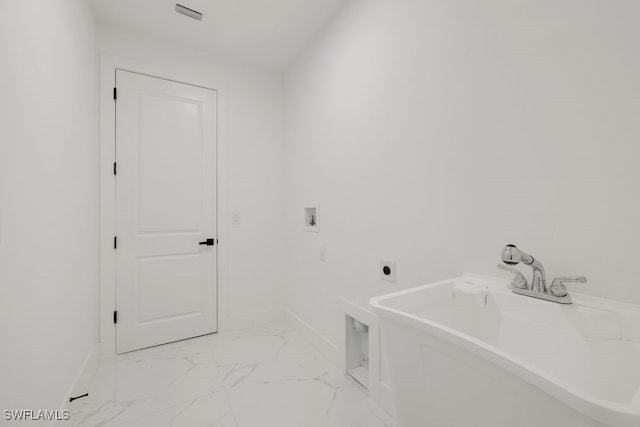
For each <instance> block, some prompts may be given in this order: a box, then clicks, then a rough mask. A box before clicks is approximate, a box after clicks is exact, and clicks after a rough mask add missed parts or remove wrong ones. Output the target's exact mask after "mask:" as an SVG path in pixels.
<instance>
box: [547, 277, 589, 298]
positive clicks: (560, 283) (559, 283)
mask: <svg viewBox="0 0 640 427" xmlns="http://www.w3.org/2000/svg"><path fill="white" fill-rule="evenodd" d="M567 282H573V283H587V278H586V277H584V276H578V277H556V278H555V279H553V282H551V287H550V288H549V291H550V292H551V295H553V296H555V297H563V296H566V295H567V287H566V286H565V285H564V284H565V283H567Z"/></svg>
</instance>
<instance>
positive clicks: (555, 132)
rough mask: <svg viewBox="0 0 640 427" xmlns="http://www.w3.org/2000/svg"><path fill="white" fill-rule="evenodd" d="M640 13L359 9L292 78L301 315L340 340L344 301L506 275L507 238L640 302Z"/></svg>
mask: <svg viewBox="0 0 640 427" xmlns="http://www.w3.org/2000/svg"><path fill="white" fill-rule="evenodd" d="M638 16H640V3H638V2H636V1H633V0H619V1H616V2H602V1H598V0H585V1H574V0H560V1H558V0H543V1H539V0H536V1H534V0H531V1H521V2H512V1H509V0H487V1H482V2H477V1H473V0H428V1H409V0H401V1H394V2H391V1H385V0H366V1H365V0H360V1H358V0H353V1H351V2H349V4H348V6H347V7H345V9H343V11H342V12H341V14H340V15H339V16H338V17H337V19H336V20H335V21H334V22H333V23H332V25H331V26H330V27H329V28H328V29H327V30H326V31H325V33H324V34H323V35H322V36H320V37H319V38H317V39H316V40H315V41H314V43H313V44H312V45H310V46H309V47H308V49H307V50H306V51H305V52H304V53H303V54H302V55H301V56H300V57H299V58H298V59H297V61H296V62H295V64H294V65H293V66H292V68H291V69H290V70H289V71H288V72H287V74H286V76H285V105H286V114H285V123H286V131H285V132H286V144H285V156H286V170H287V172H286V180H287V182H288V195H289V197H288V200H287V203H286V207H287V226H286V228H287V238H288V239H289V241H290V243H291V244H290V247H289V249H288V263H287V265H288V266H289V278H288V282H289V283H290V292H289V295H290V299H289V306H290V307H291V308H292V310H293V311H294V312H295V313H296V314H298V315H299V316H301V317H302V318H303V319H304V320H306V321H307V322H309V323H310V325H311V326H312V327H314V328H316V329H317V330H318V331H319V332H320V333H321V334H323V335H325V337H327V338H328V339H329V340H331V341H333V342H334V343H335V344H336V345H339V340H340V339H341V337H342V334H341V330H340V329H341V328H342V325H343V322H342V313H340V311H339V310H340V309H339V304H338V298H339V297H341V296H346V297H348V298H350V299H352V300H354V301H356V302H359V303H361V304H366V301H367V299H368V298H369V297H370V296H372V295H374V294H379V293H383V292H387V291H392V290H396V289H400V288H404V287H409V286H413V285H418V284H421V283H426V282H430V281H434V280H437V279H442V278H446V277H451V276H454V275H458V274H460V273H462V272H464V271H470V272H477V273H486V274H492V275H501V274H503V273H501V272H499V271H498V270H497V269H496V268H495V265H496V264H497V263H498V261H499V254H500V250H501V249H502V247H503V246H504V245H505V244H507V243H514V244H517V245H519V246H520V247H521V248H522V249H523V250H525V251H528V252H530V253H531V254H533V255H534V256H535V257H536V258H538V259H540V260H541V261H542V262H543V263H544V265H545V267H546V269H547V274H548V275H549V276H550V277H551V278H552V277H554V276H559V275H580V274H584V275H586V276H587V277H588V278H589V283H588V284H586V285H585V286H583V287H582V286H580V287H578V286H579V285H576V286H572V287H571V290H574V291H579V292H585V293H589V294H593V295H597V296H602V297H608V298H613V299H617V300H622V301H628V302H632V303H640V286H638V283H637V282H638V280H639V277H640V269H639V267H638V264H637V261H636V260H637V258H638V257H639V256H640V249H639V246H638V242H639V241H640V227H639V226H638V218H640V192H639V191H638V187H637V186H638V183H639V182H640V168H638V167H637V161H638V159H639V158H640V145H639V144H638V139H639V137H640V120H639V119H638V118H639V117H640V80H639V79H638V75H640V56H638V55H637V40H638V39H639V38H640V27H639V26H638V25H637V18H638ZM306 203H317V204H319V205H320V218H319V228H320V233H319V234H313V233H306V232H304V231H302V225H301V221H302V211H303V207H304V205H305V204H306ZM322 245H324V246H326V248H327V262H326V263H322V262H320V256H319V255H320V251H319V247H320V246H322ZM383 257H387V258H391V259H395V260H396V261H397V262H398V283H397V284H396V285H391V284H386V283H385V282H381V281H380V280H379V279H378V269H379V264H378V263H379V260H380V259H381V258H383ZM523 269H524V270H523V271H526V270H527V269H528V268H527V267H523ZM529 270H530V269H529ZM527 274H529V272H528V271H527Z"/></svg>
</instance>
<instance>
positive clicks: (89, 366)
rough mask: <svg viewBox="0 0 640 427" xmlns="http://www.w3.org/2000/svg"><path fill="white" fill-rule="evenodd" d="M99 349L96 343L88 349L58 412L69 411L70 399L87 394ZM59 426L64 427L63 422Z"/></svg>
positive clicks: (53, 423) (94, 371) (95, 367)
mask: <svg viewBox="0 0 640 427" xmlns="http://www.w3.org/2000/svg"><path fill="white" fill-rule="evenodd" d="M99 348H100V345H99V344H98V343H95V344H93V345H92V346H91V349H89V352H88V353H87V357H86V358H85V360H84V363H83V364H82V366H81V367H80V369H79V370H78V373H77V374H76V377H75V379H74V380H73V382H72V383H71V386H70V387H69V390H68V392H67V394H66V395H65V397H64V400H63V401H62V403H61V404H60V406H59V407H60V412H62V411H64V410H68V409H69V398H70V397H72V396H78V395H81V394H84V393H87V391H88V389H89V384H90V383H91V380H92V379H93V376H94V375H95V373H96V370H97V369H98V361H99V359H100V357H99V354H100V352H99ZM61 424H63V425H64V424H65V422H62V423H61ZM55 425H56V421H53V422H52V423H51V427H54V426H55Z"/></svg>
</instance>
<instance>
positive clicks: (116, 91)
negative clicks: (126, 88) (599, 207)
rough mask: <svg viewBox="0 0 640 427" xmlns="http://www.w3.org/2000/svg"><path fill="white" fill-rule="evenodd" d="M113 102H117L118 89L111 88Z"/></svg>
mask: <svg viewBox="0 0 640 427" xmlns="http://www.w3.org/2000/svg"><path fill="white" fill-rule="evenodd" d="M113 100H114V101H117V100H118V88H115V87H114V88H113Z"/></svg>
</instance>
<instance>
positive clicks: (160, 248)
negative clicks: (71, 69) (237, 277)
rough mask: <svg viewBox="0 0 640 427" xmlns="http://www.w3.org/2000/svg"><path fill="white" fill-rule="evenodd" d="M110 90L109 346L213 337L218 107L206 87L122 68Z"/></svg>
mask: <svg viewBox="0 0 640 427" xmlns="http://www.w3.org/2000/svg"><path fill="white" fill-rule="evenodd" d="M116 87H117V100H116V102H115V105H116V162H117V165H114V168H115V169H114V173H116V179H115V180H116V210H117V212H116V217H117V219H116V233H117V239H116V240H115V242H114V245H115V246H116V310H117V323H116V346H117V353H124V352H127V351H132V350H136V349H140V348H144V347H150V346H154V345H158V344H163V343H168V342H172V341H177V340H181V339H185V338H190V337H194V336H198V335H204V334H209V333H213V332H216V331H217V279H216V277H217V264H216V263H217V254H216V252H217V241H216V127H217V124H216V116H217V114H216V108H217V103H216V92H215V91H214V90H210V89H204V88H201V87H197V86H192V85H188V84H184V83H177V82H174V81H169V80H164V79H160V78H156V77H150V76H145V75H142V74H136V73H132V72H128V71H122V70H117V71H116ZM207 239H210V240H209V242H208V243H209V244H211V243H213V245H207V244H206V243H204V242H207ZM201 243H202V244H201Z"/></svg>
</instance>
